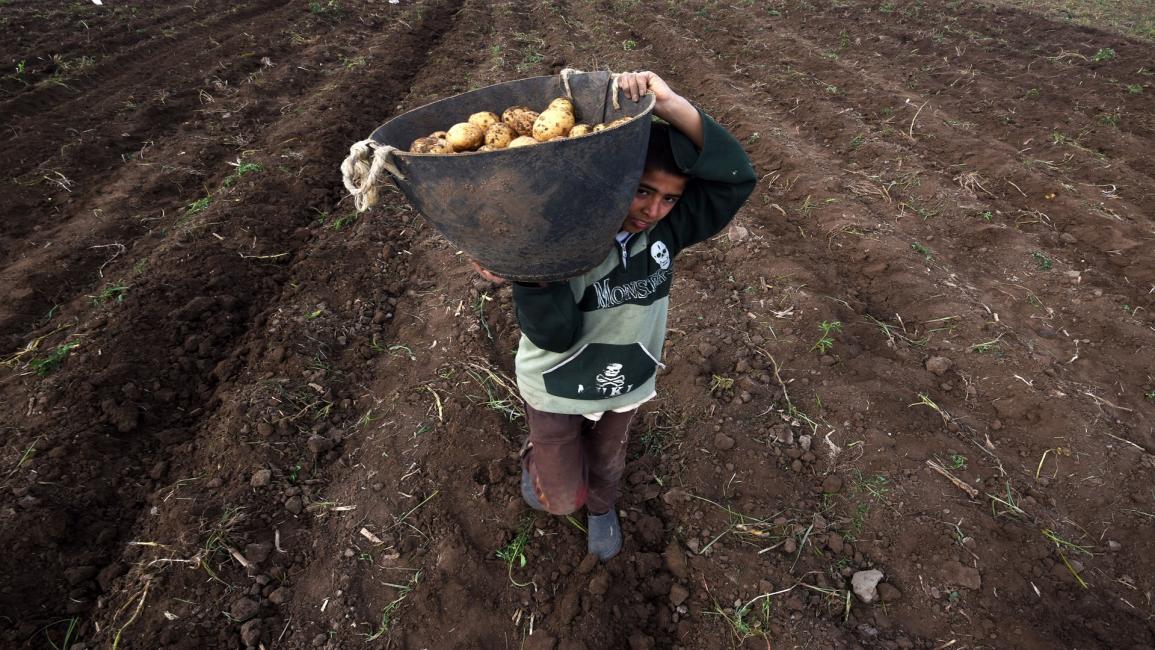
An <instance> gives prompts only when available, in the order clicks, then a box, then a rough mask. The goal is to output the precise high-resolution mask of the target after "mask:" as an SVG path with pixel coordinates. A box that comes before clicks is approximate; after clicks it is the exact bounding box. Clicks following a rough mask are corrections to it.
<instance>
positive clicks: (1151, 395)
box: [1143, 388, 1155, 403]
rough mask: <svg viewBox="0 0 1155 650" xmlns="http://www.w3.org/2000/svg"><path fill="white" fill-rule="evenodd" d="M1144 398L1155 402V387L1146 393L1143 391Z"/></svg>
mask: <svg viewBox="0 0 1155 650" xmlns="http://www.w3.org/2000/svg"><path fill="white" fill-rule="evenodd" d="M1143 399H1145V400H1147V401H1148V402H1152V403H1155V388H1153V389H1151V390H1149V391H1147V392H1146V393H1143Z"/></svg>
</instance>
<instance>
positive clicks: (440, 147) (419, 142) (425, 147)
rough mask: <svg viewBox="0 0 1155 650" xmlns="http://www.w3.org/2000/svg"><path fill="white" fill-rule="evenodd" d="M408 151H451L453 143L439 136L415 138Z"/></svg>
mask: <svg viewBox="0 0 1155 650" xmlns="http://www.w3.org/2000/svg"><path fill="white" fill-rule="evenodd" d="M409 153H453V145H451V144H449V141H448V140H443V139H441V138H417V139H416V140H414V141H413V144H411V145H409Z"/></svg>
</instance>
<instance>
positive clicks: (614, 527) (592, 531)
mask: <svg viewBox="0 0 1155 650" xmlns="http://www.w3.org/2000/svg"><path fill="white" fill-rule="evenodd" d="M586 526H587V528H588V530H589V552H590V553H593V554H594V555H596V556H598V558H599V559H601V560H602V561H603V562H604V561H605V560H608V559H610V558H612V557H613V556H615V555H617V554H618V552H619V551H621V550H622V527H621V525H620V524H619V523H618V513H617V511H615V510H614V509H613V508H610V511H609V512H607V513H605V514H604V515H594V514H591V515H590V516H589V518H588V520H587V522H586Z"/></svg>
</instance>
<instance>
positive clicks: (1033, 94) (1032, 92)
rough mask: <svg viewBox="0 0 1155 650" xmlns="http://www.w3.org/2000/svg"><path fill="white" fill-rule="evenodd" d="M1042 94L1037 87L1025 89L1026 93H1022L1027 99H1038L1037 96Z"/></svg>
mask: <svg viewBox="0 0 1155 650" xmlns="http://www.w3.org/2000/svg"><path fill="white" fill-rule="evenodd" d="M1042 94H1043V92H1042V91H1041V90H1039V89H1038V88H1031V89H1029V90H1027V94H1026V95H1024V97H1026V98H1027V99H1038V98H1039V96H1040V95H1042Z"/></svg>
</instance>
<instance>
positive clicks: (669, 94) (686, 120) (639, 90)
mask: <svg viewBox="0 0 1155 650" xmlns="http://www.w3.org/2000/svg"><path fill="white" fill-rule="evenodd" d="M618 89H619V90H621V91H622V92H623V93H624V94H625V96H626V97H628V98H629V99H630V100H631V101H635V102H636V101H639V100H640V99H641V98H642V95H645V94H646V93H647V92H651V93H654V115H657V116H658V117H660V118H662V119H663V120H665V121H667V122H669V123H670V125H671V126H673V127H674V128H675V129H677V130H679V131H681V132H682V133H683V134H685V136H686V137H688V138H690V141H691V142H693V143H694V146H696V147H698V148H699V149H701V148H702V145H703V134H702V117H701V116H700V115H699V114H698V109H696V108H694V105H693V104H691V103H690V100H688V99H686V98H685V97H682V96H681V95H679V94H678V93H676V92H674V91H673V90H672V89H671V88H670V84H668V83H666V82H665V81H664V80H663V79H662V78H661V77H659V76H658V75H656V74H654V73H653V72H650V71H649V70H642V71H641V72H623V73H621V74H619V75H618Z"/></svg>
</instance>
